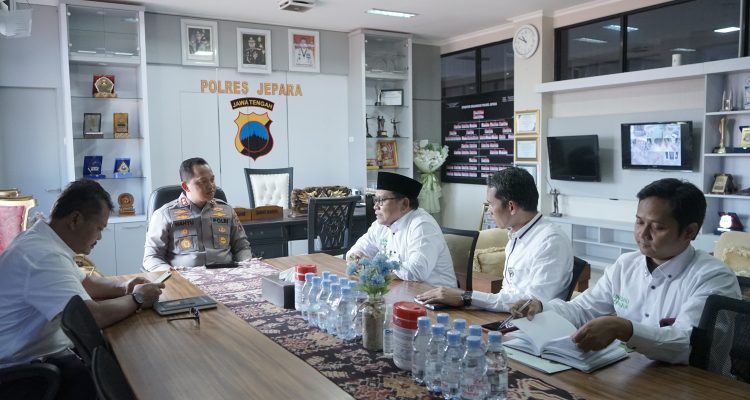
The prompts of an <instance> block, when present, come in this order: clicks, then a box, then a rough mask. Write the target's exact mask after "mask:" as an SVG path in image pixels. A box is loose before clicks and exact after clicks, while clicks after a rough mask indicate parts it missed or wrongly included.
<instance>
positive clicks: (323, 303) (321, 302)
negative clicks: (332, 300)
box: [315, 280, 331, 329]
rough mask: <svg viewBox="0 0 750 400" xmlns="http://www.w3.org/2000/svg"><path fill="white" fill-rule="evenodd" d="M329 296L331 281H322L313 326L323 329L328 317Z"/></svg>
mask: <svg viewBox="0 0 750 400" xmlns="http://www.w3.org/2000/svg"><path fill="white" fill-rule="evenodd" d="M330 295H331V281H326V280H324V281H323V289H321V290H320V294H318V299H317V303H318V316H317V317H315V325H316V326H317V327H318V328H320V329H325V323H326V317H327V316H328V296H330Z"/></svg>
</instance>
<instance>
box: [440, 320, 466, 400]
mask: <svg viewBox="0 0 750 400" xmlns="http://www.w3.org/2000/svg"><path fill="white" fill-rule="evenodd" d="M447 336H448V346H447V347H446V348H445V355H444V356H443V370H442V372H441V376H442V391H443V398H445V399H449V400H458V399H460V398H461V390H460V388H461V362H462V361H463V358H464V352H463V350H462V346H461V332H459V331H457V330H450V331H448V334H447Z"/></svg>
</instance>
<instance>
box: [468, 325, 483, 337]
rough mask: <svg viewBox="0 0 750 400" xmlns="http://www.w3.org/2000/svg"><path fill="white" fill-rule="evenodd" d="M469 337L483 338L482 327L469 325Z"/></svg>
mask: <svg viewBox="0 0 750 400" xmlns="http://www.w3.org/2000/svg"><path fill="white" fill-rule="evenodd" d="M469 336H482V326H481V325H469Z"/></svg>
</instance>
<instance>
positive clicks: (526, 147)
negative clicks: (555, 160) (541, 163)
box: [515, 138, 539, 162]
mask: <svg viewBox="0 0 750 400" xmlns="http://www.w3.org/2000/svg"><path fill="white" fill-rule="evenodd" d="M537 150H538V140H537V138H523V139H522V138H516V151H515V156H516V161H517V162H518V161H520V162H536V161H538V160H539V152H538V151H537Z"/></svg>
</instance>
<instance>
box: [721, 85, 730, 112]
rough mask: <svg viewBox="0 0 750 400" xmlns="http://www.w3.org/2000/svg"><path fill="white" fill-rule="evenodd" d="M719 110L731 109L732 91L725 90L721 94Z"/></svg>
mask: <svg viewBox="0 0 750 400" xmlns="http://www.w3.org/2000/svg"><path fill="white" fill-rule="evenodd" d="M721 111H732V91H731V90H730V91H729V93H727V91H726V90H725V91H724V93H723V94H722V95H721Z"/></svg>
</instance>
